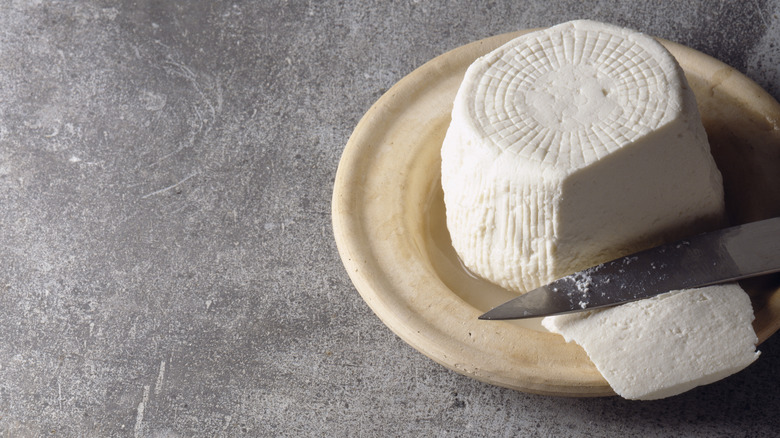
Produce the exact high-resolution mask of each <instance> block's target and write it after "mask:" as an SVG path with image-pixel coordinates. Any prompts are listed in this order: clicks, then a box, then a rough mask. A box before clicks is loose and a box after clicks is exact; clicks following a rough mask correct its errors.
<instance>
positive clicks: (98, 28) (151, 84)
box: [0, 0, 780, 437]
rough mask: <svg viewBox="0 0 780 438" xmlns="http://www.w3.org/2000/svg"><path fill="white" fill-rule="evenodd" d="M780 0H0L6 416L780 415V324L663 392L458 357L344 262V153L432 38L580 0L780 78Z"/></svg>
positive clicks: (566, 11)
mask: <svg viewBox="0 0 780 438" xmlns="http://www.w3.org/2000/svg"><path fill="white" fill-rule="evenodd" d="M778 14H780V1H777V0H775V1H768V2H764V1H760V0H750V1H746V2H727V1H693V2H641V3H639V2H636V3H635V2H614V1H599V2H580V1H550V0H544V1H541V0H540V1H528V2H510V1H492V2H488V3H484V4H480V5H471V4H468V3H464V4H463V5H458V4H450V3H448V2H441V1H435V2H427V1H421V2H417V1H404V2H392V3H391V2H382V1H357V0H345V1H335V0H334V1H325V2H314V1H289V2H248V1H235V2H224V1H222V2H212V1H189V2H166V1H153V0H139V1H121V2H120V1H40V0H38V1H33V0H30V1H24V0H14V1H10V0H9V1H4V2H2V3H0V432H2V436H5V437H37V436H49V435H52V436H96V437H102V436H141V437H179V436H204V437H214V436H543V437H547V436H550V437H552V436H556V437H558V436H643V437H647V436H668V435H672V434H680V435H686V436H751V437H753V436H776V434H777V433H778V431H780V420H779V419H778V418H780V416H778V415H777V413H778V412H780V372H779V371H778V370H780V351H778V349H780V344H778V342H780V341H778V340H777V338H776V337H775V338H773V339H770V340H769V341H768V342H766V343H765V344H764V345H763V348H762V350H763V355H762V357H761V359H760V360H759V361H758V362H757V363H756V364H755V365H753V366H751V367H750V368H749V369H748V370H746V371H745V372H742V373H740V374H738V375H736V376H733V377H731V378H729V379H727V380H725V381H723V382H720V383H717V384H714V385H711V386H708V387H705V388H701V389H697V390H694V391H692V392H689V393H687V394H684V395H682V396H679V397H675V398H672V399H668V400H662V401H657V402H646V403H632V402H627V401H624V400H621V399H618V398H606V399H561V398H553V397H542V396H535V395H528V394H523V393H518V392H514V391H510V390H506V389H501V388H497V387H492V386H489V385H486V384H482V383H479V382H476V381H473V380H470V379H468V378H466V377H462V376H460V375H457V374H455V373H453V372H450V371H449V370H447V369H444V368H442V367H440V366H438V365H436V364H435V363H433V362H431V361H430V360H428V359H427V358H425V357H424V356H422V355H421V354H420V353H418V352H417V351H415V350H413V349H412V348H410V347H409V346H407V345H406V344H405V343H403V342H402V341H400V340H399V339H398V338H396V337H395V336H394V335H393V334H392V333H391V332H390V331H389V330H388V329H387V328H385V326H383V325H382V323H381V322H380V321H379V320H378V319H377V318H376V317H375V316H374V315H373V314H372V313H371V311H370V310H369V309H368V307H367V306H366V305H365V304H364V303H363V301H362V300H361V299H360V297H359V295H358V294H357V293H356V292H355V290H354V288H353V286H352V284H351V283H350V280H349V278H348V277H347V275H346V272H345V271H344V269H343V267H342V265H341V262H340V260H339V257H338V254H337V252H336V247H335V243H334V241H333V235H332V231H331V226H330V200H331V190H332V186H333V178H334V175H335V171H336V167H337V165H338V161H339V157H340V154H341V151H342V150H343V147H344V144H345V143H346V141H347V138H348V137H349V134H350V132H351V131H352V129H353V128H354V126H355V124H356V123H357V122H358V120H359V119H360V117H361V116H362V114H363V113H364V112H365V111H366V110H367V109H368V108H369V106H370V105H371V103H372V102H373V101H374V100H376V99H377V98H378V97H379V96H380V95H381V94H382V93H383V92H384V91H385V90H386V89H387V88H389V87H390V86H391V85H392V84H393V83H395V82H396V81H397V80H399V79H400V78H401V77H403V76H404V75H406V74H408V73H409V72H411V71H412V70H413V69H414V68H415V67H417V66H419V65H421V64H422V63H424V62H425V61H427V60H428V59H430V58H432V57H434V56H436V55H439V54H441V53H443V52H445V51H447V50H449V49H452V48H455V47H457V46H459V45H462V44H465V43H467V42H470V41H473V40H476V39H480V38H484V37H487V36H490V35H494V34H498V33H503V32H508V31H513V30H517V29H522V28H528V27H537V26H546V25H551V24H555V23H558V22H562V21H566V20H569V19H574V18H594V19H599V20H603V21H609V22H612V23H616V24H620V25H626V26H631V27H634V28H638V29H640V30H643V31H646V32H648V33H651V34H653V35H656V36H660V37H664V38H667V39H671V40H674V41H677V42H680V43H683V44H686V45H689V46H691V47H693V48H696V49H699V50H701V51H703V52H705V53H708V54H710V55H713V56H715V57H716V58H719V59H721V60H723V61H725V62H727V63H729V64H731V65H732V66H734V67H736V68H737V69H739V70H740V71H742V72H744V73H746V74H747V75H749V76H750V77H751V78H753V79H754V80H756V81H757V82H758V83H759V84H761V85H762V86H764V87H765V88H766V89H767V90H769V91H770V92H771V93H772V94H773V95H774V96H775V97H776V98H778V97H780V68H779V67H778V66H780V17H778Z"/></svg>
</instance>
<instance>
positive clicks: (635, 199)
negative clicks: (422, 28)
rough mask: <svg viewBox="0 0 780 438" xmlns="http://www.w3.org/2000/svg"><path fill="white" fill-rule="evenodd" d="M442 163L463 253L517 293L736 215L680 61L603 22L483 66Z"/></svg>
mask: <svg viewBox="0 0 780 438" xmlns="http://www.w3.org/2000/svg"><path fill="white" fill-rule="evenodd" d="M441 155H442V187H443V189H444V201H445V205H446V209H447V226H448V228H449V231H450V235H451V238H452V244H453V247H454V248H455V250H456V251H457V253H458V255H459V256H460V257H461V259H462V260H463V263H464V264H465V265H466V266H467V267H468V268H469V269H471V270H472V271H473V272H474V273H476V274H478V275H480V276H482V277H484V278H486V279H488V280H490V281H492V282H494V283H497V284H499V285H501V286H503V287H505V288H507V289H510V290H515V291H518V292H524V291H527V290H530V289H533V288H535V287H538V286H540V285H542V284H544V283H547V282H549V281H552V280H554V279H556V278H559V277H562V276H564V275H566V274H569V273H571V272H574V271H577V270H580V269H583V268H586V267H588V266H591V265H593V264H595V263H599V262H603V261H607V260H610V259H613V258H616V257H618V256H619V255H622V254H625V253H627V252H632V251H635V250H638V249H641V248H642V247H647V246H652V245H654V244H658V243H660V242H661V241H664V240H666V241H668V240H674V239H677V238H682V237H684V236H685V235H688V234H692V233H693V232H696V231H699V230H700V229H701V228H711V227H713V226H714V225H715V224H717V223H718V222H719V221H720V220H721V217H722V212H723V209H724V204H723V188H722V181H721V176H720V172H719V171H718V170H717V168H716V166H715V162H714V160H713V158H712V156H711V155H710V151H709V144H708V143H707V136H706V133H705V132H704V128H703V127H702V124H701V120H700V117H699V113H698V109H697V107H696V102H695V98H694V96H693V93H692V92H691V90H690V88H689V87H688V84H687V82H686V80H685V77H684V75H683V73H682V71H681V69H680V67H679V66H678V65H677V63H676V61H675V60H674V59H673V57H672V56H671V55H670V54H669V53H668V52H667V51H666V50H665V49H664V48H663V46H661V45H660V44H659V43H658V42H656V41H655V40H653V39H652V38H650V37H648V36H646V35H643V34H640V33H637V32H633V31H630V30H626V29H622V28H618V27H615V26H611V25H605V24H601V23H595V22H591V21H575V22H570V23H564V24H562V25H558V26H555V27H552V28H549V29H547V30H544V31H541V32H534V33H530V34H527V35H524V36H521V37H520V38H517V39H515V40H513V41H510V42H509V43H507V44H506V45H504V46H502V47H500V48H499V49H497V50H496V51H494V52H491V53H490V54H488V55H486V56H484V57H482V58H480V59H479V60H477V61H476V62H475V63H474V64H472V65H471V66H470V67H469V69H468V71H467V72H466V75H465V77H464V80H463V82H462V85H461V87H460V88H459V90H458V93H457V96H456V99H455V102H454V106H453V111H452V122H451V124H450V127H449V129H448V131H447V134H446V137H445V139H444V142H443V145H442V151H441Z"/></svg>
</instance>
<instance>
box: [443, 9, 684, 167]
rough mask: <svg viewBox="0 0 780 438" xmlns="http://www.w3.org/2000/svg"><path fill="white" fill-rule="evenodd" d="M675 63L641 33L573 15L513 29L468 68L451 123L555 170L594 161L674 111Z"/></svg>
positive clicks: (677, 100) (678, 103)
mask: <svg viewBox="0 0 780 438" xmlns="http://www.w3.org/2000/svg"><path fill="white" fill-rule="evenodd" d="M681 76H682V71H681V70H680V69H679V66H678V65H677V63H676V61H675V60H674V58H673V57H672V56H671V54H669V52H667V51H666V49H665V48H664V47H663V46H661V44H660V43H658V42H657V41H655V40H654V39H652V38H650V37H649V36H647V35H644V34H641V33H638V32H635V31H632V30H628V29H623V28H620V27H617V26H612V25H607V24H603V23H596V22H592V21H585V20H580V21H573V22H568V23H564V24H562V25H558V26H554V27H551V28H549V29H547V30H544V31H541V32H534V33H532V34H529V35H524V36H521V37H519V38H517V39H515V40H513V41H511V42H509V43H507V44H506V45H504V46H503V47H501V48H499V49H497V50H495V51H493V52H491V53H490V54H488V55H486V56H484V57H482V58H480V59H479V60H477V61H476V62H475V63H473V64H472V65H471V67H470V68H469V69H468V71H467V73H466V76H465V78H464V81H463V85H462V86H461V88H460V89H459V92H458V96H457V98H456V100H455V107H454V109H453V122H454V123H464V124H469V125H471V126H469V127H468V128H467V129H469V130H470V131H472V132H476V133H478V135H480V136H481V137H483V138H484V139H489V141H490V142H491V143H493V144H494V145H495V147H496V148H497V149H498V151H502V152H503V151H507V152H511V153H514V154H517V155H518V158H521V159H525V160H528V161H530V162H532V163H542V164H543V165H544V166H554V167H556V168H558V169H559V170H565V169H569V170H576V169H578V168H581V167H585V166H587V165H588V164H590V163H592V162H594V161H597V160H598V159H599V158H601V157H604V156H606V155H608V154H610V153H612V152H614V151H615V150H617V149H619V148H621V147H622V146H624V145H627V144H630V143H631V142H633V141H635V140H636V139H638V138H640V137H642V136H644V135H646V134H647V133H649V132H652V131H654V130H656V129H658V128H660V127H661V126H663V125H664V124H665V123H667V122H668V121H669V120H671V119H673V118H674V117H675V116H676V114H677V113H678V112H679V110H680V109H681V108H682V107H683V99H684V96H683V94H682V93H681V92H680V89H681V88H682V87H681V81H680V79H679V78H680V77H681Z"/></svg>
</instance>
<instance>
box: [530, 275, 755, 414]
mask: <svg viewBox="0 0 780 438" xmlns="http://www.w3.org/2000/svg"><path fill="white" fill-rule="evenodd" d="M752 321H753V308H752V307H751V304H750V299H749V298H748V296H747V294H745V292H744V291H743V290H742V288H741V287H739V285H737V284H728V285H719V286H710V287H706V288H701V289H693V290H683V291H676V292H670V293H667V294H663V295H659V296H657V297H654V298H651V299H647V300H641V301H635V302H633V303H628V304H624V305H622V306H617V307H612V308H608V309H605V310H601V311H593V312H585V313H574V314H569V315H560V316H550V317H547V318H544V319H543V320H542V325H543V326H544V327H545V328H547V329H548V330H550V331H552V332H554V333H559V334H561V335H563V337H564V338H565V339H566V341H567V342H571V341H574V342H576V343H577V344H579V345H581V346H582V347H583V348H584V349H585V352H586V353H588V357H590V359H591V360H592V361H593V363H594V364H595V365H596V368H598V370H599V372H601V374H602V375H603V376H604V378H605V379H607V381H608V382H609V384H610V386H611V387H612V389H614V390H615V392H616V393H618V394H619V395H621V396H622V397H625V398H628V399H638V400H652V399H658V398H664V397H669V396H673V395H676V394H680V393H682V392H684V391H687V390H689V389H692V388H694V387H696V386H700V385H705V384H708V383H712V382H715V381H717V380H720V379H722V378H724V377H726V376H728V375H731V374H733V373H736V372H737V371H740V370H742V369H743V368H745V367H746V366H748V365H750V364H751V363H752V362H753V361H754V360H756V359H757V358H758V355H759V352H757V351H755V344H756V343H757V342H758V338H756V334H755V332H754V331H753V328H752V326H751V322H752Z"/></svg>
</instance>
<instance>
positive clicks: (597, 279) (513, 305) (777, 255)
mask: <svg viewBox="0 0 780 438" xmlns="http://www.w3.org/2000/svg"><path fill="white" fill-rule="evenodd" d="M778 271H780V217H776V218H772V219H766V220H762V221H758V222H752V223H748V224H744V225H738V226H735V227H731V228H724V229H721V230H717V231H713V232H710V233H704V234H699V235H696V236H693V237H690V238H688V239H684V240H680V241H678V242H674V243H669V244H665V245H661V246H658V247H655V248H651V249H648V250H645V251H641V252H638V253H635V254H631V255H629V256H626V257H621V258H618V259H615V260H612V261H610V262H607V263H603V264H601V265H597V266H594V267H592V268H588V269H585V270H584V271H580V272H576V273H574V274H571V275H567V276H566V277H563V278H561V279H559V280H556V281H553V282H552V283H550V284H548V285H546V286H542V287H539V288H537V289H534V290H532V291H529V292H528V293H525V294H523V295H521V296H519V297H517V298H515V299H512V300H510V301H508V302H506V303H504V304H502V305H500V306H498V307H496V308H494V309H493V310H491V311H489V312H487V313H485V314H484V315H482V316H480V317H479V319H490V320H497V319H522V318H534V317H541V316H550V315H558V314H563V313H572V312H581V311H584V310H593V309H598V308H602V307H609V306H615V305H618V304H623V303H627V302H630V301H636V300H641V299H644V298H650V297H653V296H656V295H659V294H662V293H664V292H669V291H673V290H680V289H691V288H696V287H702V286H710V285H713V284H719V283H725V282H729V281H736V280H740V279H744V278H748V277H754V276H758V275H763V274H769V273H772V272H778Z"/></svg>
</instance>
